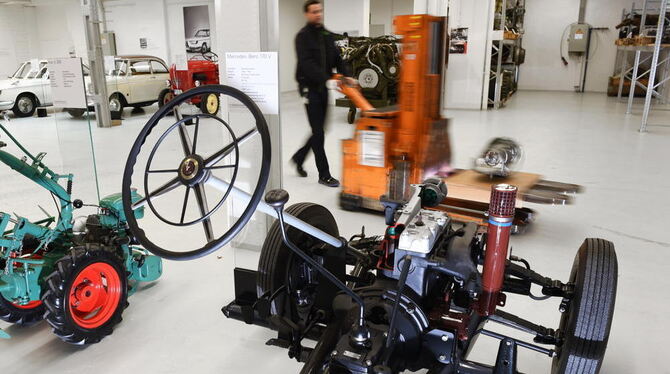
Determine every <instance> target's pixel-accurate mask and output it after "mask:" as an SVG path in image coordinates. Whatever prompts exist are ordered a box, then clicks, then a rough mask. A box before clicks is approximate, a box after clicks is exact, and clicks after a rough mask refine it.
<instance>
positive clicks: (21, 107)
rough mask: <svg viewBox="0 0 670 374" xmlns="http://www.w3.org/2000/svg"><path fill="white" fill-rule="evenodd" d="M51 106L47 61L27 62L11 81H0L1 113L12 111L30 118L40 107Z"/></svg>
mask: <svg viewBox="0 0 670 374" xmlns="http://www.w3.org/2000/svg"><path fill="white" fill-rule="evenodd" d="M51 104H52V101H51V87H50V86H49V73H48V72H47V62H46V60H42V61H39V60H31V61H26V62H24V63H22V64H21V66H19V68H18V69H17V70H16V72H15V73H14V74H12V76H10V77H9V79H4V80H0V112H2V111H5V110H11V111H13V112H14V115H15V116H17V117H29V116H32V115H33V114H34V113H35V109H37V107H38V106H48V105H51Z"/></svg>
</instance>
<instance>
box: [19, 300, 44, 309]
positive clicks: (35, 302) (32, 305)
mask: <svg viewBox="0 0 670 374" xmlns="http://www.w3.org/2000/svg"><path fill="white" fill-rule="evenodd" d="M12 305H13V306H15V307H16V308H19V309H24V310H28V309H35V308H37V307H38V306H40V305H42V300H33V301H30V302H28V304H23V305H22V304H19V303H12Z"/></svg>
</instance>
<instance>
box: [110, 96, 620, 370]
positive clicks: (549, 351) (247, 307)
mask: <svg viewBox="0 0 670 374" xmlns="http://www.w3.org/2000/svg"><path fill="white" fill-rule="evenodd" d="M209 93H215V94H218V95H222V96H230V97H233V98H234V99H236V100H239V101H240V102H242V104H244V106H246V107H247V109H248V110H249V111H250V112H251V114H252V115H253V117H254V118H255V122H256V124H255V125H256V128H254V129H252V130H249V131H248V132H246V133H244V134H242V135H241V136H239V137H238V136H235V134H234V133H233V132H232V130H231V128H230V126H229V125H228V124H227V123H225V122H224V121H222V120H220V119H217V118H215V117H212V116H207V115H206V114H199V115H197V116H194V117H188V118H184V119H182V118H181V116H179V115H177V116H176V119H177V122H175V123H174V124H173V125H172V126H170V127H169V128H168V130H167V131H166V132H165V133H164V134H163V135H162V136H161V138H160V139H161V140H159V142H158V143H157V144H156V145H154V146H153V150H152V155H153V153H154V152H155V151H156V149H157V147H158V146H159V144H160V142H161V141H162V140H163V139H164V138H165V137H166V136H167V135H168V134H169V133H170V132H172V131H173V130H178V131H176V133H178V134H179V136H180V138H181V141H182V145H183V150H184V153H185V156H184V159H183V161H182V162H181V163H180V164H179V167H178V168H177V169H175V170H174V171H175V172H176V173H177V176H175V178H173V179H172V180H170V181H169V182H167V183H165V184H164V185H163V186H161V187H159V188H158V189H156V190H154V191H148V190H147V187H146V180H147V175H148V174H147V173H149V171H150V163H151V158H150V159H149V161H148V162H149V164H147V166H146V169H144V170H145V173H144V176H143V177H144V183H145V196H146V198H144V199H142V200H139V201H132V196H131V194H132V191H133V189H132V187H131V182H132V175H133V172H134V169H135V164H136V162H137V159H138V154H139V153H140V152H141V150H142V147H143V146H145V142H146V140H147V136H148V134H149V133H150V132H151V131H152V130H153V128H154V127H155V126H156V125H157V124H158V122H159V120H160V119H161V118H163V117H164V116H165V115H167V114H168V113H169V112H171V111H174V112H175V113H177V112H178V106H179V104H180V103H181V102H185V101H186V100H188V99H190V98H191V97H195V96H199V95H203V94H209ZM177 114H178V113H177ZM202 118H209V119H215V120H218V121H219V122H221V123H223V124H225V126H226V128H227V129H228V131H230V133H231V134H232V139H233V141H232V143H230V144H228V145H226V146H225V147H223V148H222V149H221V150H220V151H218V152H216V153H215V154H213V155H211V156H209V157H203V156H201V155H198V154H197V152H195V150H196V141H197V131H198V126H201V124H200V122H201V121H200V120H201V119H202ZM188 126H194V127H195V134H196V136H195V137H194V139H191V138H190V137H189V135H188V132H187V131H186V128H187V127H188ZM257 135H260V138H261V143H262V160H261V168H260V172H259V177H258V182H257V185H256V188H255V189H254V191H253V192H252V193H248V192H246V191H243V190H242V189H239V188H237V187H236V186H235V185H234V184H235V174H234V175H233V178H232V180H230V181H226V180H223V179H221V178H218V177H216V176H214V175H213V174H212V173H211V170H212V169H214V168H216V167H225V166H216V165H217V163H219V162H220V161H221V160H223V159H224V158H225V157H226V156H230V155H231V154H235V155H236V157H235V160H236V161H235V163H234V165H230V167H234V168H235V170H237V168H238V166H239V165H238V162H237V160H238V157H239V151H240V147H241V146H242V144H243V143H244V142H246V141H247V140H248V139H249V138H251V137H254V136H257ZM152 157H153V156H152ZM269 166H270V139H269V133H268V129H267V124H266V122H265V119H264V118H263V115H262V114H261V113H260V110H259V109H258V107H257V106H256V104H255V103H254V102H253V101H252V100H251V99H250V98H249V97H247V96H246V95H245V94H244V93H242V92H241V91H238V90H236V89H234V88H232V87H227V86H219V85H216V86H203V87H198V88H194V89H192V90H190V91H188V92H186V93H184V94H183V95H180V96H178V97H176V98H175V99H174V100H173V101H171V102H169V103H168V104H166V106H165V107H163V108H161V110H159V111H158V112H157V113H156V114H155V115H154V117H152V119H151V120H150V121H149V122H148V123H147V125H146V126H145V127H144V129H143V130H142V131H141V132H140V134H139V136H138V138H137V140H136V142H135V144H134V145H133V148H132V149H131V153H130V155H129V158H128V161H127V163H126V169H125V172H124V179H123V189H122V191H123V204H124V210H125V212H126V215H127V216H129V217H130V218H129V221H128V225H129V227H130V229H131V230H132V232H133V233H134V234H135V236H136V237H137V239H138V241H139V242H140V243H141V244H142V245H143V246H144V247H145V248H147V249H148V250H149V251H151V252H153V253H154V254H156V255H159V256H162V257H164V258H167V259H173V260H190V259H194V258H198V257H201V256H204V255H206V254H209V253H212V252H214V251H215V250H217V249H219V248H220V247H222V246H223V245H225V244H226V243H228V242H229V241H230V240H231V239H232V238H233V237H234V236H235V235H236V234H237V233H239V231H240V230H241V229H242V228H243V227H244V225H245V224H246V223H247V221H248V220H249V218H250V217H251V215H252V214H253V213H254V212H255V211H260V212H263V213H265V214H268V215H270V216H272V217H274V218H277V221H275V223H274V224H273V225H272V227H271V228H270V230H269V233H268V235H267V237H266V239H265V242H264V244H263V249H262V251H261V255H260V260H259V265H258V270H257V271H254V270H248V269H241V268H236V269H235V270H234V277H235V300H234V301H233V302H231V303H230V304H228V305H226V306H224V307H223V309H222V311H223V313H224V314H225V316H226V317H229V318H233V319H236V320H240V321H243V322H245V323H247V324H255V325H259V326H263V327H266V328H270V329H272V330H275V331H277V332H278V337H277V338H276V339H271V340H270V341H268V343H267V344H270V345H276V346H280V347H283V348H286V349H288V355H289V357H291V358H294V359H296V360H298V361H299V362H303V363H304V366H303V369H302V370H301V373H397V372H402V371H405V370H410V371H416V370H420V369H428V370H429V372H430V373H445V374H446V373H476V374H484V373H496V374H502V373H505V374H507V373H510V374H511V373H518V369H517V348H518V347H522V348H527V349H530V350H533V351H536V352H538V353H541V354H544V355H547V356H549V357H552V358H553V363H552V369H551V372H552V373H597V372H598V371H599V370H600V367H601V365H602V361H603V357H604V354H605V348H606V345H607V341H608V338H609V330H610V327H611V322H612V315H613V309H614V303H615V298H616V284H617V260H616V253H615V251H614V245H613V244H612V243H611V242H609V241H606V240H603V239H586V240H585V241H584V243H583V244H582V245H581V247H580V248H579V250H578V252H577V255H576V257H575V261H574V264H573V267H572V271H571V274H570V278H569V280H568V281H567V282H563V281H559V280H556V279H552V278H548V277H545V276H543V275H540V274H538V273H536V272H534V271H533V270H531V267H530V265H529V263H528V261H526V260H524V259H522V258H519V257H516V256H513V255H511V254H510V253H509V249H508V248H509V243H508V242H509V238H510V226H511V220H512V218H513V212H514V203H515V200H516V188H515V187H514V186H509V185H496V186H493V188H492V192H491V201H490V208H489V212H488V216H489V221H488V223H489V224H488V227H487V228H483V227H479V226H478V225H477V224H475V223H457V222H455V221H453V220H451V218H450V217H449V216H448V215H447V214H446V213H444V212H440V211H436V210H433V209H432V208H433V207H434V206H435V205H437V204H438V203H439V202H440V201H442V199H443V198H444V197H445V196H446V194H447V189H446V186H445V185H444V183H443V182H442V181H440V180H436V179H432V180H431V179H429V180H426V181H425V182H424V183H423V184H419V185H413V186H411V191H412V193H411V197H410V199H409V200H408V201H393V200H389V199H385V198H382V201H383V202H384V205H385V209H386V211H385V213H386V224H387V229H386V231H385V233H384V234H383V235H378V236H366V234H365V232H364V230H363V231H362V232H361V233H360V234H358V235H354V236H352V237H351V238H350V239H349V240H347V239H344V238H342V237H340V235H339V231H338V229H337V224H336V222H335V220H334V218H333V216H332V214H331V213H330V212H329V211H328V210H327V209H326V208H324V207H322V206H319V205H316V204H311V203H299V204H295V205H292V206H290V207H288V208H286V209H285V205H286V203H287V201H288V199H289V195H288V193H287V192H286V191H283V190H272V191H269V192H268V193H267V194H265V199H264V201H261V198H262V195H263V193H264V190H265V186H266V184H267V180H268V175H269ZM182 185H185V186H187V191H189V189H194V190H195V191H196V192H195V193H196V194H198V193H199V192H198V191H200V194H201V196H200V198H199V199H198V204H199V208H200V212H201V213H202V216H201V217H200V219H197V220H194V221H191V222H189V223H188V224H202V225H203V227H204V229H205V234H206V237H207V244H206V245H204V246H203V247H201V248H198V249H196V250H192V251H188V252H175V251H171V250H168V249H164V248H161V247H160V246H158V245H156V244H154V242H152V241H151V240H150V239H149V237H148V236H147V235H146V233H145V231H144V230H142V229H141V228H140V227H139V226H138V223H137V221H136V220H135V219H133V217H132V215H131V214H129V213H131V212H132V211H133V209H136V208H138V207H140V206H146V205H149V207H150V208H151V210H152V211H153V212H154V213H156V211H155V209H154V207H153V206H152V204H151V199H155V198H158V197H160V196H163V195H165V194H167V193H169V191H171V190H173V189H175V188H176V187H178V186H182ZM205 185H206V186H209V187H212V188H214V189H217V190H220V191H222V192H225V195H224V200H225V199H226V198H227V197H228V196H231V197H232V198H234V199H238V200H240V201H242V202H245V203H246V204H247V205H246V209H245V210H244V212H243V213H242V214H241V215H240V217H239V218H238V220H237V221H236V222H234V223H233V224H232V226H231V227H230V229H229V230H228V231H227V232H226V233H224V234H223V235H221V236H220V237H218V238H217V237H216V236H215V235H214V233H213V231H212V229H211V224H210V219H211V213H212V212H213V211H214V210H216V209H218V207H220V206H221V203H219V204H217V206H216V207H215V208H213V209H209V208H208V207H207V204H206V199H203V198H202V197H203V196H202V193H203V191H204V189H201V188H202V187H203V186H205ZM196 196H198V195H196ZM187 199H188V192H187V195H186V198H185V201H184V210H185V209H186V206H187ZM222 201H223V200H222ZM181 221H182V222H181V223H180V224H181V225H184V222H183V221H184V212H182V219H181ZM164 222H166V223H169V224H173V225H175V226H178V225H179V224H177V223H171V222H169V221H167V220H164ZM347 267H349V269H352V270H351V271H349V272H347ZM479 267H481V271H480V270H479ZM533 285H536V287H537V286H539V287H540V288H541V293H542V295H541V296H536V295H534V294H533V293H532V292H531V288H532V286H533ZM508 293H512V294H520V295H525V296H529V297H531V298H533V299H535V300H544V299H548V298H553V297H557V298H560V299H561V303H560V308H559V310H560V312H561V314H562V316H561V322H560V325H559V326H558V327H557V328H549V327H545V326H541V325H538V324H535V323H533V322H531V321H529V320H527V319H524V318H521V317H519V316H516V315H513V314H511V313H508V312H505V311H503V310H501V307H503V306H504V305H505V301H506V296H505V295H506V294H508ZM486 322H493V323H495V324H499V325H504V326H506V327H510V328H513V329H516V330H519V331H522V332H525V333H528V334H530V335H532V336H533V342H532V343H531V342H526V341H522V340H520V339H517V338H513V337H510V336H506V335H503V334H500V333H497V332H494V331H492V330H489V329H487V328H486V327H485V324H486ZM480 335H485V336H489V337H492V338H496V339H499V340H500V345H499V348H498V352H497V355H496V359H495V363H494V364H493V365H487V364H483V363H477V362H474V361H471V360H469V359H468V354H469V353H470V351H471V350H472V347H473V346H474V344H475V342H476V341H477V338H478V336H480ZM305 339H307V340H313V341H316V345H315V346H314V347H313V348H312V347H308V346H306V345H304V344H303V341H304V340H305Z"/></svg>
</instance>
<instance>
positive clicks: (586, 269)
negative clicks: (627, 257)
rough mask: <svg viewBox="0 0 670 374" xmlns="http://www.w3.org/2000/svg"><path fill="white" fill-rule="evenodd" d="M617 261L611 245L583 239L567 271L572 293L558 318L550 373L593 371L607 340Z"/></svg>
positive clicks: (614, 292)
mask: <svg viewBox="0 0 670 374" xmlns="http://www.w3.org/2000/svg"><path fill="white" fill-rule="evenodd" d="M617 272H618V264H617V258H616V252H615V251H614V244H612V242H609V241H607V240H603V239H586V240H584V243H583V244H582V246H581V247H579V251H578V252H577V255H576V256H575V260H574V262H573V265H572V271H571V272H570V283H573V284H574V286H575V289H574V296H573V297H572V299H571V300H570V301H569V303H568V304H567V305H568V306H567V309H566V310H565V312H564V313H563V316H562V317H561V324H560V326H559V331H561V332H562V333H563V337H564V339H563V343H562V344H561V345H560V346H558V347H557V350H556V351H557V355H556V356H555V357H554V360H553V364H552V370H551V372H552V374H595V373H598V372H599V371H600V366H601V365H602V362H603V358H604V356H605V348H607V341H608V340H609V335H610V327H611V326H612V316H613V314H614V301H615V299H616V288H617Z"/></svg>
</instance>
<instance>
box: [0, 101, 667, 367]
mask: <svg viewBox="0 0 670 374" xmlns="http://www.w3.org/2000/svg"><path fill="white" fill-rule="evenodd" d="M282 99H283V104H282V114H283V121H282V123H283V128H282V135H283V148H282V154H283V157H284V160H287V159H288V158H289V157H290V155H291V153H292V152H293V151H294V150H295V149H297V148H298V147H299V146H300V145H301V142H303V141H304V139H305V134H306V132H307V128H308V127H307V123H306V120H305V115H304V113H303V109H302V107H301V104H300V102H299V101H298V100H297V98H296V97H294V95H285V96H283V97H282ZM153 111H155V107H150V108H147V110H146V111H145V112H143V113H135V114H131V113H130V111H129V110H127V111H126V113H125V117H126V119H125V120H124V124H123V125H122V126H120V127H115V128H112V129H97V128H94V129H93V138H94V139H95V145H96V146H95V150H96V153H97V159H98V172H99V180H100V182H101V190H102V192H103V194H106V193H112V192H114V191H118V190H119V189H120V178H121V174H122V170H123V164H124V163H125V158H126V154H127V152H128V149H129V148H130V145H131V143H132V141H133V140H134V138H135V136H136V134H137V132H138V131H139V129H140V128H141V126H142V125H143V123H144V122H145V121H146V120H147V119H148V117H149V116H150V115H151V114H152V113H153ZM624 111H625V105H624V104H620V103H617V102H616V101H615V100H613V99H610V98H606V97H605V96H604V95H601V94H581V95H580V94H574V93H556V92H519V93H518V94H517V95H516V97H515V98H514V99H513V100H512V101H511V102H510V103H509V104H508V106H507V107H506V108H505V109H502V110H500V111H489V112H477V111H456V110H454V111H449V113H448V117H450V118H451V119H452V121H451V142H452V147H453V155H454V157H453V158H454V166H455V167H469V165H470V163H471V162H472V159H473V158H474V157H475V156H476V155H477V154H478V152H480V150H481V148H482V147H483V146H484V144H485V143H486V142H487V140H488V139H490V138H492V137H495V136H509V137H513V138H515V139H517V140H518V141H519V142H520V143H521V144H522V145H523V146H524V149H525V152H526V157H525V160H524V164H523V166H522V170H524V171H528V172H535V173H539V174H542V175H544V176H545V177H546V178H547V179H551V180H558V181H562V182H570V183H577V184H580V185H583V186H584V187H585V192H584V193H583V194H582V195H580V196H578V198H577V201H576V204H574V205H572V206H564V207H551V206H537V205H533V206H532V208H533V209H535V210H536V211H537V212H538V220H537V222H536V223H535V224H534V226H533V228H532V230H531V231H530V232H528V233H527V234H525V235H523V236H516V237H514V238H513V241H512V246H513V252H514V253H515V254H516V255H518V256H522V257H524V258H526V259H528V260H529V261H530V263H531V265H532V266H533V268H534V270H536V271H538V272H540V273H544V274H546V275H547V276H552V277H558V278H563V279H565V278H566V277H567V275H568V272H569V269H570V266H571V263H572V259H573V256H574V253H575V251H576V250H577V248H578V247H579V245H580V244H581V242H582V240H583V239H584V238H585V237H602V238H606V239H609V240H611V241H613V242H614V243H615V245H616V248H617V251H618V258H619V270H620V273H619V289H618V299H617V305H616V311H615V316H614V324H613V327H612V333H611V338H610V343H609V347H608V350H607V356H606V360H605V363H604V365H603V370H602V372H604V373H670V369H667V365H666V362H667V359H666V358H665V357H664V352H666V353H667V351H668V350H667V348H666V338H667V336H668V335H669V334H670V324H668V322H667V317H666V310H667V308H668V307H670V294H669V293H668V292H667V291H666V290H668V289H670V280H669V279H668V277H667V269H668V264H669V263H670V232H668V231H666V230H667V229H666V228H665V226H667V224H668V216H667V212H668V210H669V208H670V200H669V199H668V195H667V192H668V191H669V190H670V167H669V166H668V163H667V157H666V155H667V152H668V149H670V148H669V145H670V127H666V126H667V125H668V124H670V114H668V113H667V112H662V111H657V112H654V113H653V115H652V117H651V123H653V124H666V126H652V127H650V132H649V133H646V134H640V133H638V132H637V128H638V126H639V119H640V113H639V111H638V113H634V114H633V115H630V116H626V115H624ZM345 117H346V110H344V109H341V108H336V109H334V110H332V111H331V113H330V127H329V132H328V134H327V152H328V154H329V155H330V162H331V169H332V171H333V174H334V175H335V176H336V177H337V176H338V175H339V174H340V169H341V159H340V150H339V139H344V138H347V137H349V136H350V135H351V133H352V126H350V125H348V124H346V122H345ZM6 125H7V127H9V128H10V130H11V131H12V132H13V134H14V135H15V136H16V137H17V138H19V139H20V140H21V141H22V142H23V143H24V145H25V146H26V147H28V148H29V149H30V150H31V151H33V152H34V153H37V152H38V151H46V152H48V156H47V158H46V161H47V164H49V165H52V166H53V168H54V169H56V170H57V171H63V170H68V171H69V172H70V171H71V172H73V173H75V174H76V175H77V178H78V179H77V180H78V182H77V183H76V184H75V190H76V191H78V192H77V193H78V196H82V197H83V198H85V199H87V200H89V201H90V200H91V199H94V198H95V194H94V191H95V183H94V179H93V178H92V175H93V172H92V167H91V162H90V159H91V157H90V146H89V145H88V144H89V143H88V140H87V139H88V131H87V127H86V121H85V120H71V119H69V117H68V115H67V114H63V113H58V114H52V115H50V117H47V118H42V119H38V118H32V119H15V120H12V121H11V122H9V123H6ZM0 140H4V141H5V142H7V139H6V138H5V137H4V135H3V136H2V137H0ZM312 160H313V158H310V159H309V161H308V163H307V165H306V166H307V167H306V168H307V171H308V172H309V173H310V177H309V178H307V179H302V178H298V177H297V176H296V175H295V172H294V170H292V169H291V168H290V167H288V164H287V163H286V162H284V164H283V165H282V166H284V168H285V169H284V187H285V188H286V189H287V190H288V191H289V192H290V193H291V196H292V199H291V201H293V202H297V201H313V202H317V203H320V204H323V205H325V206H326V207H328V208H330V209H332V211H333V212H334V214H335V217H336V218H337V220H338V222H339V224H340V232H341V233H343V234H345V235H349V234H353V233H356V232H358V231H359V230H360V226H361V225H365V226H366V229H367V232H369V233H372V232H381V231H380V230H382V229H383V222H382V219H381V218H380V217H378V216H375V215H370V214H364V213H351V212H344V211H341V210H339V208H338V207H337V194H338V190H337V189H328V188H326V187H323V186H321V185H318V184H317V183H316V168H315V166H314V163H313V161H312ZM0 178H1V179H0V180H2V188H0V202H1V203H0V210H2V211H6V212H17V213H19V214H21V215H26V216H28V217H36V218H39V217H40V215H41V214H42V213H41V212H40V210H39V208H37V206H36V205H37V204H40V205H41V206H43V207H50V206H51V204H52V203H51V202H50V200H49V198H48V196H44V193H42V192H41V191H40V190H39V189H38V188H34V187H32V186H31V185H30V183H29V182H26V180H25V179H22V178H21V177H20V176H18V175H16V174H15V173H13V172H12V171H11V170H9V168H7V167H5V166H1V167H0ZM178 240H182V241H187V240H188V238H186V237H181V238H178ZM255 256H256V253H253V252H249V251H243V250H238V251H235V250H233V249H231V248H224V249H222V250H221V251H219V252H218V253H217V254H215V255H212V256H209V257H206V258H203V259H200V260H197V261H191V262H167V263H165V273H164V276H163V278H162V279H161V280H160V281H158V282H156V283H155V284H150V285H146V286H145V287H143V289H141V290H140V291H139V292H138V293H137V294H136V295H134V296H132V297H131V298H130V300H129V301H130V306H129V307H128V309H126V311H125V313H124V321H123V322H122V323H121V324H120V325H119V326H118V327H117V328H116V330H115V331H114V334H113V335H111V336H109V337H107V338H106V339H105V340H103V341H102V342H101V343H99V344H96V345H93V346H89V347H86V348H80V347H73V346H69V345H67V344H65V343H62V342H61V341H60V340H58V339H57V338H55V337H54V336H53V335H52V334H51V332H50V329H49V328H48V326H47V325H46V324H45V323H42V324H39V325H37V326H33V327H30V328H19V327H17V326H9V325H8V324H6V323H4V322H1V323H0V328H4V329H5V330H6V331H8V332H9V333H10V334H11V335H12V336H13V338H12V339H11V340H1V341H0V373H3V374H4V373H46V372H49V373H82V372H93V371H95V372H99V373H120V372H149V373H182V372H192V373H214V372H223V373H234V372H242V371H246V372H281V373H292V372H297V371H298V370H299V365H298V364H297V363H295V362H294V361H291V360H289V359H288V357H287V356H286V351H285V350H282V349H279V348H274V347H268V346H265V345H264V342H265V341H266V340H267V339H269V338H271V337H272V334H271V333H270V332H269V331H266V330H264V329H261V328H257V327H252V326H246V325H244V324H242V323H239V322H237V321H232V320H227V319H226V318H224V316H223V315H222V314H221V312H220V308H221V307H222V306H223V305H224V304H226V303H228V302H229V301H231V300H232V298H233V296H232V292H233V288H232V287H233V285H232V268H233V267H234V266H235V265H236V264H237V265H243V266H253V263H254V259H255ZM505 309H506V310H509V311H512V312H515V313H518V314H520V315H522V316H524V317H527V318H530V319H532V320H534V321H537V322H538V323H541V324H545V325H547V326H554V325H556V324H557V321H558V312H557V302H553V301H550V302H534V301H532V300H529V299H526V298H521V297H516V296H510V297H509V298H508V306H507V307H505ZM501 331H504V332H506V330H504V329H503V330H501ZM515 336H517V335H515ZM496 347H497V342H495V341H493V340H491V339H488V338H482V339H480V340H479V341H478V347H477V348H476V350H475V352H474V355H473V358H474V359H477V360H481V361H482V362H491V361H492V360H493V359H494V355H495V350H496ZM550 364H551V360H550V359H549V358H548V357H543V356H541V355H539V354H537V353H533V352H529V351H527V350H524V349H521V350H520V363H519V369H520V370H521V371H523V372H526V373H545V372H548V371H549V368H550Z"/></svg>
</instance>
